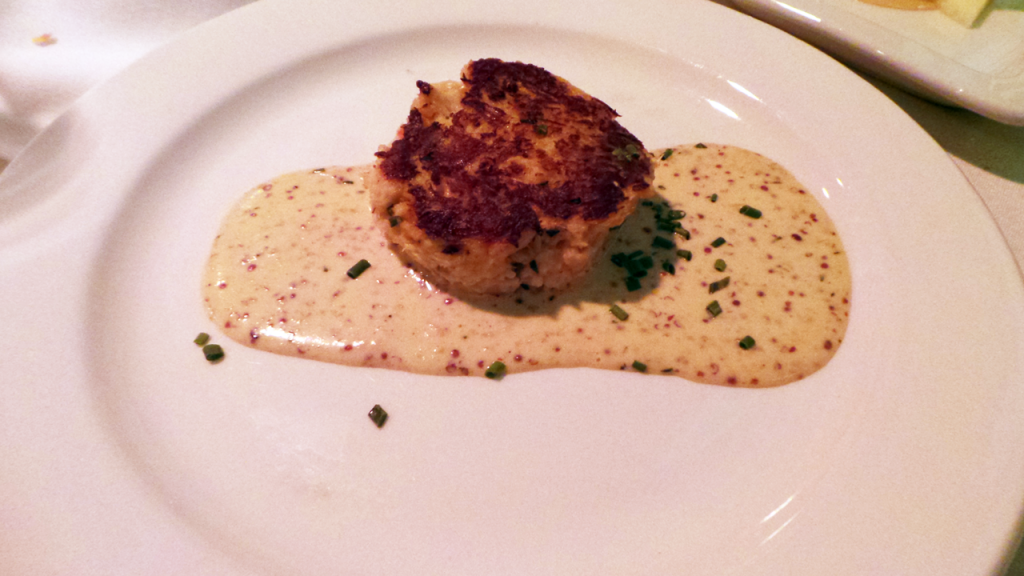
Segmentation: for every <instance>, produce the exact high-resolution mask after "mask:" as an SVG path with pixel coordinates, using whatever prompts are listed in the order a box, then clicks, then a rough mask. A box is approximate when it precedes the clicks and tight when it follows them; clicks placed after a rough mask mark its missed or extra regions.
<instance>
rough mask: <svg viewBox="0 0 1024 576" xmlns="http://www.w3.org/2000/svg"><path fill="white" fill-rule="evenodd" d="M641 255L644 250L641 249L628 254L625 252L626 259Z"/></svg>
mask: <svg viewBox="0 0 1024 576" xmlns="http://www.w3.org/2000/svg"><path fill="white" fill-rule="evenodd" d="M643 255H644V251H643V250H637V251H636V252H630V253H629V254H626V260H632V259H634V258H638V257H640V256H643Z"/></svg>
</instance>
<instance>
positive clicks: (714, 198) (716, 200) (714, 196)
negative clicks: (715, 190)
mask: <svg viewBox="0 0 1024 576" xmlns="http://www.w3.org/2000/svg"><path fill="white" fill-rule="evenodd" d="M711 201H712V202H718V194H712V195H711Z"/></svg>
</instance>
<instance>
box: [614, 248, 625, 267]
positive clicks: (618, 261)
mask: <svg viewBox="0 0 1024 576" xmlns="http://www.w3.org/2000/svg"><path fill="white" fill-rule="evenodd" d="M612 264H615V265H616V266H618V267H619V268H622V267H623V266H625V265H626V255H625V254H624V253H622V252H617V253H615V254H612Z"/></svg>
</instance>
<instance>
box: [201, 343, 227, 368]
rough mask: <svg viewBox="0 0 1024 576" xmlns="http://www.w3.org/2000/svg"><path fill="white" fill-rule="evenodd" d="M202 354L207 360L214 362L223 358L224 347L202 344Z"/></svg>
mask: <svg viewBox="0 0 1024 576" xmlns="http://www.w3.org/2000/svg"><path fill="white" fill-rule="evenodd" d="M203 355H204V356H206V360H207V361H208V362H210V363H211V364H212V363H216V362H220V361H221V360H223V359H224V349H223V348H221V347H220V346H218V345H217V344H207V345H206V346H203Z"/></svg>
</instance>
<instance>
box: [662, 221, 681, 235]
mask: <svg viewBox="0 0 1024 576" xmlns="http://www.w3.org/2000/svg"><path fill="white" fill-rule="evenodd" d="M656 227H657V228H658V230H660V231H661V232H675V231H676V230H678V229H679V228H682V227H683V226H682V224H680V223H679V222H672V221H671V220H658V224H657V225H656Z"/></svg>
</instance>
